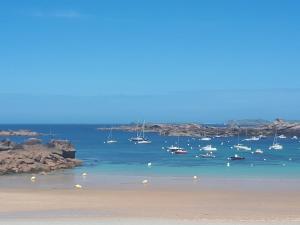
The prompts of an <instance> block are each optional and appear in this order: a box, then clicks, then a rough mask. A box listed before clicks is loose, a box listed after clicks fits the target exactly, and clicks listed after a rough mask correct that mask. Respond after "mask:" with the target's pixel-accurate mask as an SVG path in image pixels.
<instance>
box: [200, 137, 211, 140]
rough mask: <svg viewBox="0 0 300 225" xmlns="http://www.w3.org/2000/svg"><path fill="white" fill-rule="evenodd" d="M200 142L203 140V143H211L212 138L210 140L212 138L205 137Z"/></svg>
mask: <svg viewBox="0 0 300 225" xmlns="http://www.w3.org/2000/svg"><path fill="white" fill-rule="evenodd" d="M200 140H201V141H210V140H211V138H210V137H203V138H201V139H200Z"/></svg>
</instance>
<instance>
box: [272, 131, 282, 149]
mask: <svg viewBox="0 0 300 225" xmlns="http://www.w3.org/2000/svg"><path fill="white" fill-rule="evenodd" d="M269 149H270V150H272V149H273V150H282V149H283V146H282V145H281V144H279V143H278V142H277V129H276V131H275V136H274V140H273V144H272V145H271V146H270V147H269Z"/></svg>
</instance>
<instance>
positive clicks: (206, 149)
mask: <svg viewBox="0 0 300 225" xmlns="http://www.w3.org/2000/svg"><path fill="white" fill-rule="evenodd" d="M201 150H203V151H208V152H213V151H217V148H215V147H212V145H207V146H205V147H203V148H201Z"/></svg>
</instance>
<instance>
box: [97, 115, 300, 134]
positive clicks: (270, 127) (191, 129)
mask: <svg viewBox="0 0 300 225" xmlns="http://www.w3.org/2000/svg"><path fill="white" fill-rule="evenodd" d="M109 129H111V128H98V130H109ZM112 129H114V130H123V131H128V132H137V131H139V130H141V129H142V125H137V124H130V125H120V126H117V127H113V128H112ZM276 130H277V133H278V134H283V135H286V136H295V135H300V123H299V122H288V121H284V120H282V119H276V120H275V121H273V122H264V123H257V124H255V123H253V124H251V125H249V124H248V123H247V125H243V124H239V123H234V122H231V123H228V124H226V125H223V126H214V125H202V124H197V123H191V124H145V125H144V131H145V132H157V133H159V134H160V135H166V136H191V137H203V136H207V137H215V136H220V137H229V136H236V135H238V134H240V135H241V136H259V135H263V136H273V135H274V133H275V131H276Z"/></svg>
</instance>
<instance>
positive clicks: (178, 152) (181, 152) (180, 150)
mask: <svg viewBox="0 0 300 225" xmlns="http://www.w3.org/2000/svg"><path fill="white" fill-rule="evenodd" d="M187 152H188V151H187V150H185V149H178V150H176V151H174V153H175V154H187Z"/></svg>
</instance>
